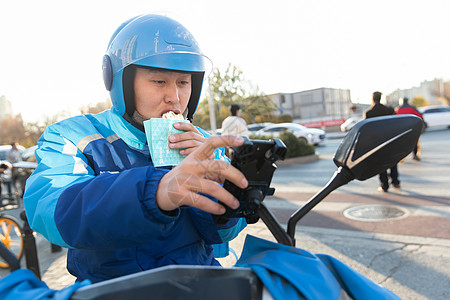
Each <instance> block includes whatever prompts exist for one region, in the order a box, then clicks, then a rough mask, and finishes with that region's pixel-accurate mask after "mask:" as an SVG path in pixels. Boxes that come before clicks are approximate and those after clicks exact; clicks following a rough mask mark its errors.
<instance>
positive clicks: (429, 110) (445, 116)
mask: <svg viewBox="0 0 450 300" xmlns="http://www.w3.org/2000/svg"><path fill="white" fill-rule="evenodd" d="M417 109H418V110H419V112H420V113H421V114H422V116H423V121H424V123H425V128H430V127H438V126H446V127H449V128H450V106H445V105H433V106H423V107H419V108H417Z"/></svg>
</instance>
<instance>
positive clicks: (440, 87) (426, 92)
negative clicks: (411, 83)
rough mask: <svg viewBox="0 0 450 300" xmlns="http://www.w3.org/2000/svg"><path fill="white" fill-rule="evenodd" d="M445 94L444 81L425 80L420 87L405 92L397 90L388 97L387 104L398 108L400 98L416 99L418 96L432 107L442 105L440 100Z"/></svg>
mask: <svg viewBox="0 0 450 300" xmlns="http://www.w3.org/2000/svg"><path fill="white" fill-rule="evenodd" d="M443 93H444V82H443V80H442V79H434V80H431V81H427V80H425V81H424V82H421V83H420V85H419V86H418V87H416V86H415V87H412V88H409V89H404V90H400V89H399V90H396V91H394V92H392V93H390V94H389V95H386V103H387V105H389V106H392V107H396V106H398V100H399V99H400V98H404V97H407V98H409V99H414V98H415V97H417V96H421V97H422V98H424V99H425V100H427V101H428V102H429V103H430V104H431V105H433V104H441V103H440V102H439V100H438V98H439V97H440V96H441V95H442V97H443Z"/></svg>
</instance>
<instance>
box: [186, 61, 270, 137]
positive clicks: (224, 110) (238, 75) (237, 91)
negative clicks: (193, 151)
mask: <svg viewBox="0 0 450 300" xmlns="http://www.w3.org/2000/svg"><path fill="white" fill-rule="evenodd" d="M210 81H211V90H212V94H213V102H214V111H215V116H216V127H217V128H220V127H221V125H222V121H223V120H224V119H225V118H226V117H228V116H229V115H230V109H229V108H230V106H231V104H239V106H241V117H242V118H244V119H245V121H246V122H247V123H254V122H255V120H256V116H257V115H260V114H263V113H271V112H272V111H274V109H275V104H274V103H273V102H272V99H271V97H269V96H266V95H264V94H263V93H261V92H260V91H259V89H258V88H257V87H254V86H253V85H252V84H251V83H250V82H248V81H246V80H245V78H244V75H243V72H242V70H240V69H239V68H238V67H236V66H233V65H232V64H228V67H227V69H226V70H225V72H221V71H220V70H219V69H217V68H215V69H213V72H212V75H211V78H210ZM207 88H208V87H207V86H206V85H205V89H207ZM208 97H209V94H208V95H206V97H205V98H204V99H202V100H201V101H200V103H199V106H198V108H197V112H196V113H195V117H194V122H193V123H194V125H197V126H200V127H202V128H206V129H208V128H210V117H209V102H208Z"/></svg>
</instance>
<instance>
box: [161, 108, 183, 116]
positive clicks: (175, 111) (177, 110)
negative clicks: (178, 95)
mask: <svg viewBox="0 0 450 300" xmlns="http://www.w3.org/2000/svg"><path fill="white" fill-rule="evenodd" d="M169 111H171V112H173V113H174V114H176V115H179V114H181V112H180V110H179V109H176V108H174V109H167V110H164V111H163V112H162V114H161V116H162V115H164V114H165V113H168V112H169Z"/></svg>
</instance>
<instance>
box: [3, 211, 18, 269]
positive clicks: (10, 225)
mask: <svg viewBox="0 0 450 300" xmlns="http://www.w3.org/2000/svg"><path fill="white" fill-rule="evenodd" d="M0 240H1V242H2V243H3V244H4V245H5V246H6V248H8V250H9V251H11V252H12V253H13V254H14V256H15V257H16V258H17V259H18V260H20V258H21V257H22V254H23V240H22V229H21V228H20V225H19V223H18V222H17V220H16V219H14V218H13V217H10V216H5V215H3V216H0ZM8 267H9V265H8V263H6V261H5V260H4V259H3V258H2V257H1V256H0V268H2V269H6V268H8Z"/></svg>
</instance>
